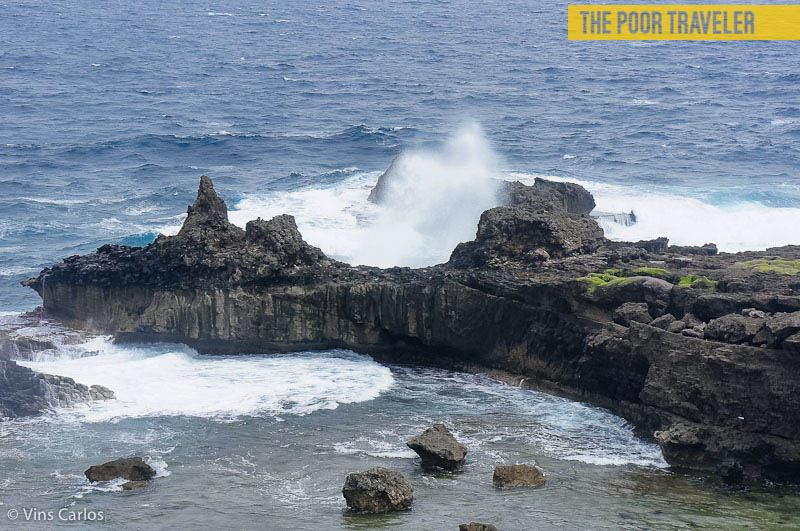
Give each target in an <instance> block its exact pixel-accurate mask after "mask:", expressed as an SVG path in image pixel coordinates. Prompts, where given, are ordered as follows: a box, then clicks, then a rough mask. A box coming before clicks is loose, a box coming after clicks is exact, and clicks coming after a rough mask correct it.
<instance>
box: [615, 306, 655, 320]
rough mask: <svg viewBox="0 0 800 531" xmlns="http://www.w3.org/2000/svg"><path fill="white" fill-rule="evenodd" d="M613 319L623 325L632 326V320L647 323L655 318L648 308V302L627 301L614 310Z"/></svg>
mask: <svg viewBox="0 0 800 531" xmlns="http://www.w3.org/2000/svg"><path fill="white" fill-rule="evenodd" d="M613 320H614V322H615V323H617V324H620V325H622V326H630V325H631V321H635V322H637V323H644V324H647V323H649V322H650V321H652V320H653V318H652V317H651V316H650V312H649V311H648V310H647V303H644V302H626V303H625V304H623V305H622V306H620V307H619V308H617V309H616V310H614V316H613Z"/></svg>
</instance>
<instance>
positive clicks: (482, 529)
mask: <svg viewBox="0 0 800 531" xmlns="http://www.w3.org/2000/svg"><path fill="white" fill-rule="evenodd" d="M458 531H497V528H496V527H495V526H493V525H492V524H481V523H478V522H470V523H468V524H461V525H459V526H458Z"/></svg>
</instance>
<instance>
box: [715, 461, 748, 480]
mask: <svg viewBox="0 0 800 531" xmlns="http://www.w3.org/2000/svg"><path fill="white" fill-rule="evenodd" d="M715 471H716V473H717V475H718V476H719V477H720V478H722V481H723V482H724V483H725V484H726V485H739V484H740V483H742V482H743V481H744V471H743V470H742V465H740V464H739V463H737V462H736V461H734V460H733V459H731V458H730V457H729V458H727V459H723V460H722V462H720V463H718V464H717V466H716V467H715Z"/></svg>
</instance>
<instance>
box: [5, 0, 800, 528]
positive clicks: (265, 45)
mask: <svg viewBox="0 0 800 531" xmlns="http://www.w3.org/2000/svg"><path fill="white" fill-rule="evenodd" d="M566 6H567V4H566V3H565V2H555V1H553V0H545V1H542V2H521V1H516V0H507V1H485V2H466V1H444V0H440V1H407V2H398V1H391V2H390V1H388V0H375V1H370V2H367V1H363V0H362V1H354V2H340V1H328V2H324V3H322V2H318V3H307V2H275V1H261V2H254V1H252V0H242V1H237V2H229V1H221V2H212V3H205V4H201V3H197V2H157V1H154V0H140V1H137V2H119V1H116V2H114V1H112V2H104V3H98V2H88V1H86V0H72V1H64V0H55V1H52V2H39V1H22V2H13V3H12V2H3V1H0V317H2V318H5V319H12V320H13V319H16V312H19V311H22V310H28V309H32V308H33V307H35V306H36V305H37V304H38V303H39V302H40V301H39V299H38V297H37V296H36V294H35V293H33V291H32V290H29V289H25V288H22V287H21V286H20V285H19V282H20V281H21V280H23V279H25V278H28V277H30V276H33V275H35V274H36V273H37V272H38V271H39V270H40V269H41V268H43V267H46V266H48V265H50V264H52V263H54V262H57V261H59V260H61V259H63V258H64V257H67V256H69V255H72V254H79V253H86V252H91V251H92V250H94V249H95V248H96V247H98V246H99V245H102V244H104V243H107V242H116V243H122V244H127V245H145V244H147V243H149V242H150V241H152V240H153V239H154V238H155V236H156V235H157V234H158V233H159V232H163V233H165V234H171V233H174V232H175V231H176V230H177V228H178V227H179V226H180V223H181V221H182V214H183V213H184V212H185V210H186V205H187V204H190V203H191V202H192V200H193V198H194V193H195V190H196V187H197V182H198V178H199V176H200V175H202V174H208V175H209V176H211V177H212V178H213V179H214V182H215V186H216V188H217V190H218V191H219V193H220V194H221V195H222V196H223V197H224V198H225V199H226V201H227V203H228V206H229V212H230V217H231V220H232V221H233V222H234V223H237V224H240V225H241V224H244V223H245V222H246V221H247V220H248V219H252V218H254V217H256V216H262V217H268V216H270V215H274V214H279V213H283V212H286V213H290V214H293V215H295V216H296V217H297V221H298V225H299V227H300V229H301V231H302V233H303V235H304V237H306V239H308V240H309V241H310V242H311V243H313V244H315V245H318V246H320V247H321V248H322V249H323V250H324V251H325V252H326V253H328V254H331V255H333V256H335V257H337V258H342V259H347V260H350V261H353V262H356V263H371V264H375V265H392V264H402V265H425V264H431V263H435V262H437V261H441V260H446V259H447V255H448V254H449V251H450V250H451V249H452V247H453V246H454V244H455V242H458V241H462V240H463V239H468V238H470V237H471V234H473V233H474V224H475V222H476V221H477V215H479V213H480V211H481V210H482V209H483V208H484V207H485V206H487V204H489V203H491V198H487V195H488V192H487V189H486V187H485V180H482V176H484V174H486V175H489V174H492V175H493V176H498V174H499V176H500V177H502V178H507V179H520V180H523V181H530V180H532V179H533V178H534V177H535V176H548V177H550V178H553V179H562V180H570V181H576V182H580V183H582V184H584V185H585V186H586V187H587V188H588V189H589V190H591V191H592V192H593V194H594V195H595V197H596V199H597V202H598V210H599V211H604V212H628V211H631V210H633V211H635V212H636V214H637V219H638V220H639V221H638V222H637V224H636V225H634V226H631V227H624V226H620V225H615V224H613V223H612V224H605V225H604V229H605V230H606V232H607V234H608V235H609V236H610V237H612V238H617V239H619V238H625V239H628V238H630V239H640V238H648V237H656V236H661V235H666V236H669V237H670V238H671V239H672V240H673V241H674V242H676V243H687V244H698V243H705V242H706V241H716V242H717V243H719V244H720V247H721V248H722V249H723V250H725V251H738V250H743V249H764V248H766V247H769V246H771V245H782V244H787V243H792V242H794V243H800V89H799V88H798V86H800V66H799V65H798V62H797V55H798V52H800V48H799V47H798V44H797V43H794V42H740V43H721V42H718V43H708V42H707V43H702V42H669V43H627V42H569V41H567V39H566ZM401 153H405V154H406V155H407V159H404V160H406V169H407V170H408V175H406V176H405V180H404V181H403V183H404V186H406V189H405V190H404V192H408V194H407V195H408V198H407V201H406V202H405V203H401V204H398V205H390V207H378V206H376V205H372V204H370V203H368V202H367V201H366V197H367V194H368V192H369V189H370V187H371V186H372V185H373V184H374V182H375V180H376V178H377V176H378V175H379V174H380V173H381V172H382V171H383V170H384V169H385V168H386V167H387V166H388V165H389V164H390V162H391V161H392V159H393V158H394V157H395V156H397V155H398V154H401ZM487 202H488V203H487ZM382 208H383V209H384V210H381V209H382ZM4 314H5V315H4ZM58 354H59V355H60V357H56V358H55V359H43V360H38V361H31V360H23V361H21V363H24V364H27V365H29V366H32V367H33V368H35V369H37V370H40V371H43V372H50V373H54V374H62V375H69V376H72V377H74V378H75V379H76V380H77V381H80V382H83V383H87V384H95V383H97V384H104V385H107V386H109V387H111V388H112V389H113V390H114V391H115V392H116V394H117V399H116V400H115V401H112V402H108V403H101V404H97V403H95V404H93V405H91V406H86V407H84V408H77V409H75V410H60V411H56V412H55V413H53V414H52V415H47V416H45V417H43V418H40V419H29V420H20V421H7V422H3V423H0V470H3V471H8V474H5V475H4V476H3V477H2V478H0V495H1V496H0V506H2V509H0V511H2V513H5V511H6V509H7V508H20V507H28V506H36V507H39V508H41V509H53V510H56V509H58V508H60V507H64V506H67V507H73V508H75V509H79V508H91V509H94V510H98V509H99V510H104V511H106V513H107V517H108V524H109V525H111V526H112V527H113V528H114V529H150V528H164V527H170V528H178V529H183V528H187V529H188V528H192V529H220V528H231V529H236V528H242V529H243V528H252V527H254V526H255V525H259V526H262V527H263V526H267V527H269V526H273V527H274V528H281V529H318V528H326V529H328V528H329V529H373V528H376V527H392V528H396V529H413V530H420V529H444V528H446V529H450V528H453V529H454V528H455V527H456V526H457V524H458V523H461V522H463V521H469V520H481V521H487V522H492V523H495V524H496V525H498V527H500V528H501V529H529V528H530V527H531V522H535V523H536V526H537V528H541V529H565V528H591V529H619V528H637V529H638V528H642V529H645V528H646V529H676V528H705V529H750V528H752V527H753V526H756V527H759V528H774V527H776V526H787V527H791V526H797V525H800V524H798V522H797V518H798V517H797V515H798V514H800V512H799V511H798V507H800V497H798V496H797V495H796V493H792V494H790V495H786V496H783V495H781V494H780V493H776V492H773V491H766V492H762V491H753V492H751V491H742V492H727V491H720V490H719V489H717V488H716V487H715V485H716V483H712V482H710V481H708V480H707V479H704V478H698V477H695V476H687V475H683V474H681V473H680V472H674V471H670V470H667V469H665V468H664V467H665V466H666V464H665V463H664V462H663V459H662V456H661V454H660V452H659V449H658V447H657V446H656V445H655V444H653V443H652V442H651V441H646V440H641V439H639V438H637V437H636V435H635V433H634V431H633V429H632V427H631V426H630V425H628V424H627V423H625V422H624V421H623V420H622V419H619V418H618V417H614V416H613V415H611V414H610V413H609V412H608V411H605V410H602V409H599V408H594V407H591V406H588V405H586V404H578V403H575V402H571V401H568V400H564V399H560V398H555V397H551V396H548V395H544V394H541V393H534V392H532V391H523V390H521V389H517V388H514V387H510V386H506V385H503V384H500V383H499V382H496V381H494V380H491V379H489V378H487V377H484V376H470V375H461V374H455V373H450V372H445V371H431V370H427V369H417V368H408V367H396V366H391V367H386V366H382V365H379V364H377V363H375V362H374V361H373V360H371V359H370V358H368V357H366V356H360V355H356V354H353V353H349V352H346V351H333V352H329V353H299V354H297V353H295V354H292V355H287V356H277V357H266V356H246V355H243V356H238V357H226V358H217V357H209V356H200V355H198V354H197V353H196V352H194V351H191V349H188V348H186V347H178V346H175V345H156V346H152V345H150V346H116V345H112V344H111V343H110V342H109V341H108V340H107V338H93V339H90V340H89V341H88V342H87V343H86V344H85V345H84V344H81V345H77V346H73V347H71V348H70V349H67V351H65V352H59V353H58ZM130 374H136V375H138V376H139V378H137V379H136V381H133V380H131V379H130V378H129V375H130ZM433 422H446V423H447V424H448V425H451V426H453V427H454V429H455V430H456V434H457V436H458V437H459V438H460V439H462V440H464V441H465V442H466V443H467V444H468V446H469V448H470V454H469V455H470V457H469V458H468V462H467V467H466V469H465V471H464V472H463V474H462V475H460V476H450V475H447V474H439V475H435V474H427V473H424V472H423V471H422V470H421V468H420V467H419V466H418V461H417V460H416V459H415V458H414V455H413V453H411V452H409V451H408V449H407V448H406V447H405V444H404V441H405V440H407V439H408V438H409V437H410V436H412V435H414V434H416V433H419V432H420V431H421V430H422V429H424V427H426V426H429V425H430V424H431V423H433ZM123 455H142V456H144V457H145V458H146V459H147V460H148V462H150V463H151V464H152V465H153V466H154V467H156V469H157V471H158V476H157V479H156V480H155V482H154V483H155V484H154V486H153V487H151V488H149V489H148V490H146V491H142V492H138V493H122V492H118V491H119V489H120V487H119V485H116V484H111V485H101V486H96V485H89V484H88V482H87V481H86V479H85V478H84V477H83V475H82V470H84V469H85V468H86V467H87V466H88V465H89V464H95V463H100V462H103V461H104V460H106V459H110V458H113V457H120V456H123ZM514 462H528V463H536V464H538V465H540V466H542V467H543V468H544V469H545V470H546V473H547V475H548V488H546V489H541V490H537V491H535V492H527V493H522V492H517V493H514V492H500V491H497V490H495V489H493V488H492V486H491V481H490V478H491V471H492V469H493V467H494V466H495V465H496V464H498V463H514ZM373 465H381V466H387V467H390V468H392V469H394V470H398V471H401V472H402V473H404V474H405V475H406V476H408V477H409V478H410V479H411V480H412V482H413V483H414V486H415V491H416V492H415V496H416V499H415V502H414V508H413V510H412V511H410V512H405V513H402V514H399V515H394V516H387V517H375V518H366V519H359V518H353V517H351V516H349V515H348V514H347V513H346V511H345V510H344V509H345V508H344V502H343V500H342V498H341V496H340V489H341V485H342V482H343V478H344V477H345V475H346V474H347V473H349V472H352V471H354V470H360V469H364V468H368V467H369V466H373ZM6 525H8V524H7V522H6V520H5V519H0V529H5V528H6V527H5V526H6ZM31 525H32V526H34V524H31ZM51 527H52V526H51V525H49V524H48V523H43V524H42V526H41V528H51ZM78 527H80V524H79V525H78ZM84 527H86V528H88V527H92V526H91V525H89V524H87V525H86V526H84Z"/></svg>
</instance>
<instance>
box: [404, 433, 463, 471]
mask: <svg viewBox="0 0 800 531" xmlns="http://www.w3.org/2000/svg"><path fill="white" fill-rule="evenodd" d="M406 445H408V447H409V448H411V449H412V450H414V451H415V452H417V455H419V457H420V458H421V459H422V466H423V467H426V468H433V467H440V468H444V469H445V470H456V469H458V468H460V467H462V466H463V465H464V459H466V456H467V447H466V446H464V445H463V444H461V443H460V442H458V441H457V440H456V438H455V437H453V434H452V433H451V432H450V430H448V429H447V427H445V425H444V424H434V425H433V427H432V428H428V429H427V430H425V431H424V432H422V433H421V434H420V435H417V436H416V437H414V438H412V439H411V440H410V441H408V442H407V443H406Z"/></svg>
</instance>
